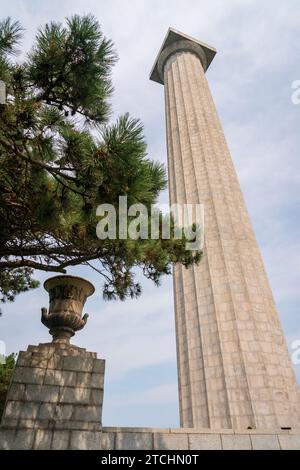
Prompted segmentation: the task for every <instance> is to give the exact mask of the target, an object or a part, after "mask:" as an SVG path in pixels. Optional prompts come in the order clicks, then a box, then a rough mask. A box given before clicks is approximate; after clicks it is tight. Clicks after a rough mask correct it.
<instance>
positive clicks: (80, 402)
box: [0, 343, 105, 449]
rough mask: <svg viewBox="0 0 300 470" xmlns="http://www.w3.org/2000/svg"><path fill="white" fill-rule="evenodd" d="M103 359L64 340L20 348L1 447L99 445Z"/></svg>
mask: <svg viewBox="0 0 300 470" xmlns="http://www.w3.org/2000/svg"><path fill="white" fill-rule="evenodd" d="M104 367H105V361H104V360H102V359H97V356H96V353H92V352H87V351H85V349H81V348H78V347H76V346H72V345H65V344H59V343H58V344H54V343H48V344H40V345H39V346H29V347H28V349H27V351H26V352H23V351H21V352H20V354H19V356H18V360H17V363H16V367H15V370H14V373H13V378H12V383H11V385H10V388H9V391H8V395H7V401H6V405H5V410H4V414H3V417H2V422H1V427H0V449H14V448H16V449H91V448H99V446H100V437H101V427H102V425H101V416H102V403H103V386H104Z"/></svg>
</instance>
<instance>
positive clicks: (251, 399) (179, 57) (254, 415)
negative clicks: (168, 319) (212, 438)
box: [150, 29, 300, 429]
mask: <svg viewBox="0 0 300 470" xmlns="http://www.w3.org/2000/svg"><path fill="white" fill-rule="evenodd" d="M215 53H216V51H215V49H214V48H212V47H210V46H207V45H205V44H203V43H201V42H199V41H197V40H195V39H193V38H190V37H188V36H186V35H184V34H182V33H179V32H177V31H175V30H173V29H169V31H168V34H167V36H166V38H165V40H164V43H163V45H162V48H161V50H160V52H159V54H158V57H157V60H156V62H155V65H154V67H153V69H152V72H151V77H150V78H151V79H152V80H154V81H156V82H158V83H162V84H164V88H165V107H166V127H167V147H168V169H169V191H170V202H171V204H173V203H182V204H184V203H195V204H199V203H202V204H203V205H204V214H205V216H204V217H205V242H204V255H203V258H202V260H201V262H200V264H199V265H198V266H194V267H191V268H189V269H186V268H184V267H182V266H176V267H175V269H174V297H175V319H176V341H177V362H178V380H179V397H180V419H181V426H183V427H206V428H212V429H219V428H233V429H247V428H269V429H270V428H271V429H273V428H274V429H276V428H280V427H295V426H297V425H298V424H299V408H300V407H299V396H298V386H297V383H296V379H295V375H294V371H293V368H292V365H291V361H290V357H289V353H288V350H287V347H286V344H285V340H284V335H283V332H282V328H281V326H280V322H279V318H278V314H277V311H276V307H275V304H274V300H273V296H272V292H271V289H270V286H269V283H268V279H267V275H266V272H265V269H264V265H263V261H262V258H261V255H260V252H259V249H258V246H257V242H256V239H255V235H254V232H253V229H252V227H251V222H250V219H249V215H248V212H247V209H246V205H245V202H244V199H243V195H242V192H241V189H240V185H239V181H238V178H237V175H236V172H235V169H234V166H233V163H232V160H231V156H230V153H229V150H228V147H227V145H226V141H225V138H224V134H223V131H222V127H221V125H220V122H219V119H218V115H217V112H216V109H215V106H214V103H213V99H212V97H211V93H210V90H209V86H208V83H207V80H206V77H205V71H206V69H207V67H208V66H209V64H210V62H211V60H212V59H213V57H214V55H215Z"/></svg>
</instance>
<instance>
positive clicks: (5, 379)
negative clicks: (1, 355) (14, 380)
mask: <svg viewBox="0 0 300 470" xmlns="http://www.w3.org/2000/svg"><path fill="white" fill-rule="evenodd" d="M16 356H17V355H16V354H14V353H12V354H10V355H9V356H7V357H6V358H5V362H4V364H2V363H0V420H1V417H2V414H3V410H4V405H5V400H6V395H7V391H8V387H9V385H10V381H11V377H12V373H13V370H14V367H15V363H16Z"/></svg>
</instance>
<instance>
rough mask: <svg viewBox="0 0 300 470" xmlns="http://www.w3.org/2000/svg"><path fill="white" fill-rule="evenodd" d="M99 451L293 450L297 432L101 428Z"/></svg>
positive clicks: (299, 437)
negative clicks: (100, 449)
mask: <svg viewBox="0 0 300 470" xmlns="http://www.w3.org/2000/svg"><path fill="white" fill-rule="evenodd" d="M101 448H102V449H103V450H136V449H143V450H156V449H157V450H162V449H166V450H280V449H282V450H293V449H300V430H297V431H292V430H287V431H280V432H278V433H271V432H270V431H269V430H268V431H264V430H247V431H245V432H244V433H243V432H233V431H232V430H231V429H230V430H222V431H219V432H218V431H211V430H210V429H190V428H186V429H184V428H181V429H170V428H167V429H153V428H117V427H114V428H112V427H110V428H108V427H104V428H103V429H102V437H101Z"/></svg>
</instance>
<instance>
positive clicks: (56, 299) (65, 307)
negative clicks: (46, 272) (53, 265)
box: [41, 276, 95, 344]
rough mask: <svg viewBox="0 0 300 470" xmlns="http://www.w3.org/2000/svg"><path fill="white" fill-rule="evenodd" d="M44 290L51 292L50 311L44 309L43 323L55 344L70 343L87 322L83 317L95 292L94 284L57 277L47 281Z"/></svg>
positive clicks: (76, 278)
mask: <svg viewBox="0 0 300 470" xmlns="http://www.w3.org/2000/svg"><path fill="white" fill-rule="evenodd" d="M44 288H45V289H46V291H47V292H49V302H50V303H49V311H47V309H46V308H45V307H43V308H42V318H41V321H42V323H43V324H44V325H45V326H47V327H48V328H49V333H50V334H51V335H52V336H53V339H52V342H53V343H67V344H68V343H69V342H70V338H71V337H72V336H74V334H75V332H76V331H78V330H81V329H82V328H83V327H84V325H85V324H86V322H87V319H88V314H87V313H86V314H85V315H84V316H82V310H83V306H84V304H85V302H86V299H87V298H88V297H89V296H90V295H92V294H93V293H94V291H95V288H94V286H93V284H91V283H90V282H89V281H86V280H85V279H82V278H81V277H76V276H55V277H51V278H50V279H47V280H46V281H45V283H44Z"/></svg>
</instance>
